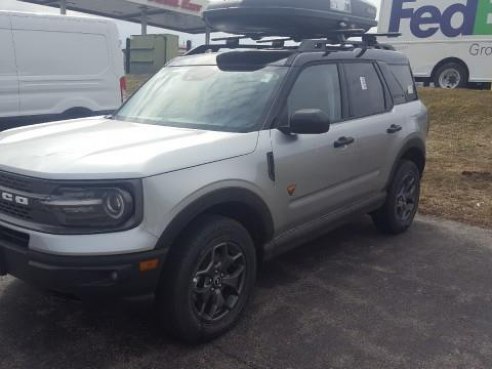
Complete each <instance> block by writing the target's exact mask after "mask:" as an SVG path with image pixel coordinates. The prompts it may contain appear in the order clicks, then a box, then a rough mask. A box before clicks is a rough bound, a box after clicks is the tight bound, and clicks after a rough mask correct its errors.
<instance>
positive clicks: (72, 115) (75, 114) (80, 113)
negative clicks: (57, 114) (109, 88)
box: [62, 108, 94, 119]
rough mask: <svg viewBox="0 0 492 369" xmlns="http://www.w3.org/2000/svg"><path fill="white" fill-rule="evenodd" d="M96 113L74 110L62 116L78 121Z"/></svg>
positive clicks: (79, 109)
mask: <svg viewBox="0 0 492 369" xmlns="http://www.w3.org/2000/svg"><path fill="white" fill-rule="evenodd" d="M93 115H94V112H92V111H91V110H89V109H85V108H73V109H70V110H67V111H66V112H64V113H63V114H62V117H63V119H78V118H87V117H90V116H93Z"/></svg>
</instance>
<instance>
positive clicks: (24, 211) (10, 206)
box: [0, 200, 32, 220]
mask: <svg viewBox="0 0 492 369" xmlns="http://www.w3.org/2000/svg"><path fill="white" fill-rule="evenodd" d="M30 210H31V209H30V208H28V207H26V206H25V205H18V204H14V203H12V202H7V201H2V200H0V213H3V214H7V215H10V216H13V217H16V218H20V219H25V220H31V219H32V217H31V211H30Z"/></svg>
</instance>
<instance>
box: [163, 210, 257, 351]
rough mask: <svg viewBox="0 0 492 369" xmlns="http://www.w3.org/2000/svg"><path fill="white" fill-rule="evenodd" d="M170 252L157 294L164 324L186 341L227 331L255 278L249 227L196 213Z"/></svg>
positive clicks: (244, 303) (248, 296) (174, 334)
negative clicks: (196, 218)
mask: <svg viewBox="0 0 492 369" xmlns="http://www.w3.org/2000/svg"><path fill="white" fill-rule="evenodd" d="M185 233H186V234H185V235H184V237H182V238H181V239H179V240H178V242H177V244H176V245H174V248H173V249H172V250H171V253H170V255H169V259H168V260H169V262H168V263H167V265H166V266H165V268H167V270H165V271H164V273H163V275H162V282H161V285H160V287H159V291H158V293H157V310H158V315H159V318H160V321H161V323H162V324H163V326H164V328H165V329H166V330H167V331H168V332H169V333H170V334H171V335H173V336H174V337H176V338H178V339H181V340H183V341H186V342H189V343H197V342H202V341H208V340H211V339H213V338H216V337H218V336H220V335H221V334H223V333H225V332H227V331H228V330H230V329H231V328H232V327H233V326H234V325H235V324H236V323H237V322H238V320H239V318H240V316H241V315H242V313H243V311H244V308H245V307H246V305H247V302H248V301H249V299H250V297H251V294H252V290H253V288H254V284H255V280H256V267H257V266H256V252H255V247H254V244H253V241H252V239H251V236H250V235H249V233H248V231H247V230H246V229H245V228H244V227H243V226H242V225H241V224H240V223H238V222H236V221H234V220H233V219H229V218H226V217H223V216H217V215H206V216H202V217H200V218H199V219H198V220H197V221H195V222H194V223H193V224H192V225H191V226H190V227H188V228H187V230H186V231H185Z"/></svg>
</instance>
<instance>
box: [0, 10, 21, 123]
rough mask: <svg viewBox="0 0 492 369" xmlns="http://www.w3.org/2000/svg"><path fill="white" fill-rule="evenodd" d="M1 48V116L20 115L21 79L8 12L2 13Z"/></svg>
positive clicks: (0, 18) (0, 28) (0, 17)
mask: <svg viewBox="0 0 492 369" xmlns="http://www.w3.org/2000/svg"><path fill="white" fill-rule="evenodd" d="M0 50H1V51H0V117H15V116H17V115H19V80H18V77H17V67H16V62H15V53H14V44H13V40H12V30H11V27H10V17H9V16H8V15H7V14H0ZM1 129H2V127H1V125H0V130H1Z"/></svg>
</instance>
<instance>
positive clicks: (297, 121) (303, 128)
mask: <svg viewBox="0 0 492 369" xmlns="http://www.w3.org/2000/svg"><path fill="white" fill-rule="evenodd" d="M286 128H287V127H286ZM329 130H330V117H329V116H328V114H326V113H325V112H324V111H322V110H319V109H302V110H298V111H296V112H295V113H294V114H292V116H291V117H290V126H289V127H288V132H289V133H294V134H304V135H315V134H322V133H326V132H328V131H329Z"/></svg>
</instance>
